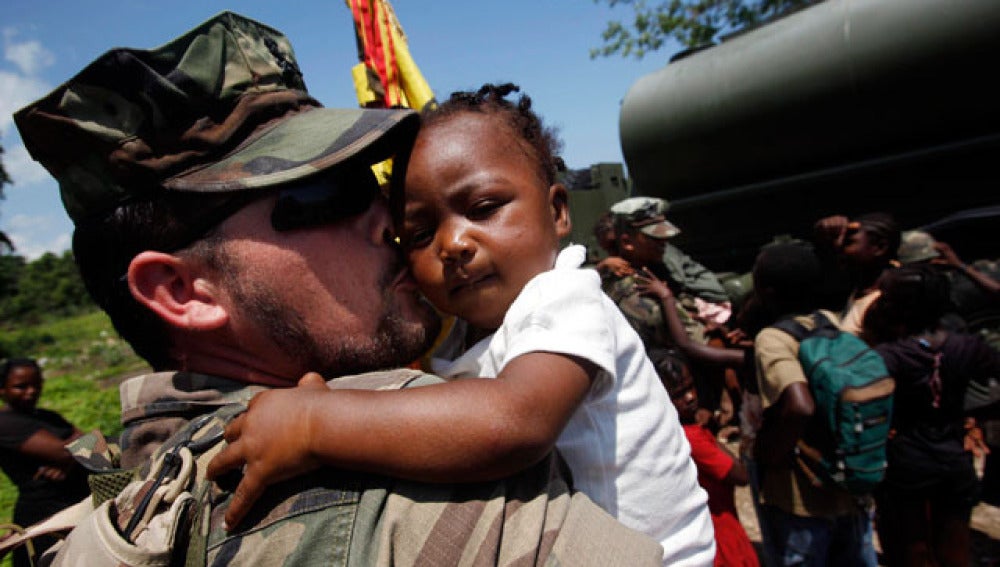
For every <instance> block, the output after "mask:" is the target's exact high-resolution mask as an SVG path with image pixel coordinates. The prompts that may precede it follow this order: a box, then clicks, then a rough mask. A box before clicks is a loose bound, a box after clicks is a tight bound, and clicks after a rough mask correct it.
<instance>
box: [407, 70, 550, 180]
mask: <svg viewBox="0 0 1000 567" xmlns="http://www.w3.org/2000/svg"><path fill="white" fill-rule="evenodd" d="M520 91H521V88H520V87H518V86H517V85H515V84H512V83H504V84H502V85H494V84H490V83H488V84H485V85H483V86H482V87H480V88H479V90H478V91H475V92H473V91H457V92H453V93H451V98H449V99H448V100H447V101H445V102H444V103H442V104H441V105H440V106H438V107H437V108H434V109H431V110H427V111H425V112H424V115H423V124H424V125H425V126H431V125H433V124H436V123H438V122H443V121H445V120H447V119H449V118H451V117H452V116H454V115H456V114H458V113H461V112H481V113H484V114H493V115H495V116H497V117H498V118H499V119H501V120H503V121H504V123H505V124H507V125H508V126H509V127H510V128H511V130H513V132H514V133H515V134H517V135H519V136H520V138H521V140H523V144H522V145H523V146H524V147H525V150H527V151H528V152H529V155H531V156H532V157H534V158H536V159H537V160H538V166H539V174H540V175H541V178H542V180H543V181H545V182H546V184H548V185H552V184H553V183H555V182H556V173H557V171H559V170H560V165H561V164H562V160H561V159H560V158H559V156H558V154H559V152H560V150H561V149H562V144H561V143H560V141H559V139H558V137H557V132H556V131H555V129H553V128H550V127H547V126H545V125H543V124H542V119H541V118H540V117H539V116H538V115H537V114H535V111H533V110H531V97H529V96H528V95H526V94H522V95H521V96H520V97H519V98H518V99H517V101H516V102H512V101H509V100H507V98H506V97H507V95H509V94H511V93H515V92H520Z"/></svg>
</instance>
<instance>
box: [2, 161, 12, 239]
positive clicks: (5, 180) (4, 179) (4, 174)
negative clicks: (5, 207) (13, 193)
mask: <svg viewBox="0 0 1000 567" xmlns="http://www.w3.org/2000/svg"><path fill="white" fill-rule="evenodd" d="M2 157H3V146H0V158H2ZM8 183H13V181H12V180H11V178H10V176H9V175H7V170H6V169H4V168H3V159H0V201H2V200H3V199H4V194H3V186H4V185H7V184H8ZM4 249H6V250H8V251H12V250H14V243H13V242H11V241H10V238H8V237H7V235H6V234H5V233H4V232H3V231H2V230H0V252H3V251H4Z"/></svg>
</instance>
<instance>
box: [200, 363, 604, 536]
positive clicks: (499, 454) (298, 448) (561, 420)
mask: <svg viewBox="0 0 1000 567" xmlns="http://www.w3.org/2000/svg"><path fill="white" fill-rule="evenodd" d="M596 372H597V367H596V366H595V365H594V364H592V363H590V362H586V361H583V360H581V359H577V358H574V357H570V356H564V355H559V354H552V353H546V352H530V353H527V354H524V355H521V356H519V357H517V358H515V359H514V360H512V361H511V362H509V363H508V364H507V365H506V366H505V367H504V369H503V370H502V371H501V372H500V375H499V376H498V377H497V379H495V380H489V379H475V378H473V379H465V380H455V381H452V382H447V383H444V384H435V385H431V386H424V387H420V388H412V389H407V390H391V391H369V390H330V389H328V388H327V387H326V385H325V383H324V382H323V380H322V378H320V377H319V375H316V374H309V375H306V377H305V378H303V380H302V382H300V387H298V388H290V389H284V390H271V391H268V392H264V393H261V394H259V395H257V396H256V397H255V398H254V399H253V400H252V401H251V403H250V409H249V410H248V412H247V413H246V414H244V415H241V416H239V417H238V418H236V420H234V421H233V422H232V423H231V424H230V426H229V427H228V428H227V430H226V440H227V441H228V442H229V444H228V446H227V447H225V448H224V449H223V450H222V452H221V453H220V454H219V455H218V456H216V457H215V458H214V459H213V460H212V462H211V463H210V464H209V468H208V475H209V477H210V478H215V477H217V476H219V475H221V474H223V473H225V472H226V471H228V470H232V469H237V468H239V467H241V466H244V465H245V469H244V475H243V478H242V480H241V481H240V484H239V486H238V487H237V488H236V491H235V492H234V494H233V499H232V502H231V503H230V507H229V509H228V510H227V512H226V525H228V526H235V525H236V524H237V523H238V522H239V521H240V520H241V519H242V517H243V516H244V515H245V514H246V512H247V511H248V510H249V508H250V506H251V505H252V504H253V502H254V501H256V499H257V498H258V497H259V496H260V494H261V493H262V492H263V490H264V487H266V486H267V485H269V484H273V483H275V482H278V481H281V480H285V479H288V478H291V477H294V476H297V475H299V474H302V473H303V472H307V471H310V470H313V469H315V468H318V467H319V466H320V465H328V466H334V467H340V468H345V469H352V470H363V471H368V472H373V473H379V474H386V475H390V476H396V477H400V478H407V479H412V480H419V481H429V482H456V481H458V482H475V481H484V480H492V479H497V478H502V477H504V476H508V475H510V474H512V473H514V472H517V471H519V470H522V469H524V468H525V467H528V466H530V465H532V464H534V463H536V462H537V461H538V460H539V459H541V458H542V457H544V456H545V455H546V454H548V452H549V451H551V450H552V447H553V446H554V444H555V441H556V439H557V438H558V436H559V434H560V433H561V432H562V430H563V428H564V427H565V425H566V423H567V421H568V420H569V418H570V416H571V415H572V414H573V412H574V411H575V410H576V408H577V407H578V406H579V405H580V403H581V402H582V401H583V399H584V397H585V396H586V394H587V392H588V390H589V388H590V385H591V380H592V378H593V377H594V376H595V375H596Z"/></svg>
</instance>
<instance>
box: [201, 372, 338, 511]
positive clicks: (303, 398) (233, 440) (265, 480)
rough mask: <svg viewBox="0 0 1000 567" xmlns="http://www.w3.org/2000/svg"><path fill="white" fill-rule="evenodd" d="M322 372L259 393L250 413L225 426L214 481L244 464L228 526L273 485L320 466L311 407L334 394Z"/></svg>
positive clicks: (210, 473) (215, 460) (210, 472)
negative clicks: (292, 385) (323, 394)
mask: <svg viewBox="0 0 1000 567" xmlns="http://www.w3.org/2000/svg"><path fill="white" fill-rule="evenodd" d="M329 391H330V390H329V389H328V388H327V387H326V382H324V381H323V378H322V377H320V375H319V374H316V373H313V372H310V373H309V374H306V375H305V376H303V377H302V379H301V380H299V385H298V387H297V388H288V389H283V390H282V389H279V390H269V391H267V392H262V393H260V394H257V395H256V396H254V398H253V399H252V400H250V404H249V406H248V409H247V411H246V413H244V414H242V415H239V416H237V417H236V418H235V419H234V420H233V421H232V422H230V423H229V425H228V426H227V427H226V432H225V438H226V441H227V443H228V445H227V446H226V447H224V448H223V449H222V451H221V452H219V454H218V455H216V456H215V458H213V459H212V461H211V462H210V463H209V464H208V470H207V472H206V474H207V476H208V478H209V479H214V478H218V477H219V476H221V475H223V474H225V473H226V472H227V471H230V470H234V469H239V468H240V467H243V478H242V479H240V483H239V486H237V487H236V490H235V491H234V492H233V497H232V500H231V501H230V505H229V509H228V510H226V524H225V525H226V527H227V529H232V528H233V527H234V526H236V525H237V524H239V523H240V521H241V520H242V519H243V517H244V516H245V515H246V513H247V512H248V511H249V510H250V508H251V506H253V504H254V502H256V501H257V499H258V498H259V497H260V495H261V494H262V493H263V492H264V489H265V488H266V487H267V486H268V485H271V484H274V483H276V482H280V481H282V480H286V479H289V478H293V477H296V476H299V475H301V474H304V473H306V472H309V471H311V470H314V469H317V468H319V466H320V463H319V461H318V460H317V459H316V458H315V457H314V456H313V454H312V452H311V450H310V446H311V445H310V428H309V423H310V420H309V418H308V416H309V408H310V407H311V402H313V401H315V400H316V399H317V398H321V396H320V395H319V392H329Z"/></svg>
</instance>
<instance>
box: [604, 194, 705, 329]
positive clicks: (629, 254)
mask: <svg viewBox="0 0 1000 567" xmlns="http://www.w3.org/2000/svg"><path fill="white" fill-rule="evenodd" d="M664 203H665V202H664V201H663V200H662V199H655V198H651V197H633V198H630V199H626V200H624V201H621V202H619V203H616V204H615V205H614V206H612V207H611V216H612V223H613V225H614V232H615V242H616V250H615V251H614V253H615V254H617V255H618V256H620V257H621V258H623V259H624V260H625V261H627V262H628V263H629V264H630V265H631V268H632V269H631V270H629V271H627V272H624V273H621V272H620V273H619V274H615V273H613V272H610V271H609V272H605V273H603V274H602V278H603V287H604V291H605V293H607V294H608V296H610V297H611V299H612V300H613V301H614V302H615V303H616V304H618V307H619V309H621V310H622V312H623V313H624V314H625V317H626V318H627V319H628V321H629V323H631V324H632V326H633V327H634V328H635V330H636V331H637V332H638V333H639V336H640V337H642V342H643V343H644V344H645V345H646V348H652V347H654V346H671V345H673V343H674V341H673V339H672V338H671V336H670V330H669V328H668V326H667V323H666V321H665V320H664V318H663V314H662V312H661V306H660V302H659V301H657V300H656V299H655V298H652V297H648V296H646V295H645V294H644V293H643V292H642V291H641V290H640V281H639V279H638V278H637V274H639V273H640V271H641V270H642V269H643V268H647V269H649V270H650V271H651V272H652V273H653V275H655V276H656V277H657V278H659V279H661V280H663V281H665V282H667V283H668V285H669V286H670V287H671V291H673V293H674V296H675V297H676V298H677V300H678V306H679V307H683V308H679V309H678V314H679V315H680V317H681V321H682V322H683V323H684V327H685V330H687V332H688V336H690V337H691V338H692V339H693V340H696V341H698V342H705V336H704V325H703V324H702V323H700V322H699V321H696V320H695V319H694V317H692V316H691V311H690V309H694V296H693V295H692V294H691V293H690V292H689V291H687V290H686V289H685V288H683V286H682V284H681V283H680V282H679V281H678V280H677V279H676V278H675V277H674V275H673V274H672V273H671V271H670V269H669V268H668V267H667V265H666V263H665V262H664V261H663V258H664V255H665V251H666V248H667V239H668V238H670V237H672V236H675V235H676V234H678V233H679V232H680V230H678V229H677V227H675V226H674V225H673V224H671V223H670V222H669V221H667V220H666V218H665V217H664V216H663V211H664ZM640 277H641V276H640Z"/></svg>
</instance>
